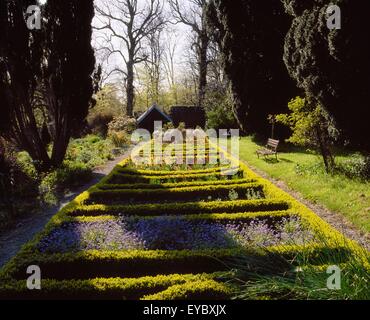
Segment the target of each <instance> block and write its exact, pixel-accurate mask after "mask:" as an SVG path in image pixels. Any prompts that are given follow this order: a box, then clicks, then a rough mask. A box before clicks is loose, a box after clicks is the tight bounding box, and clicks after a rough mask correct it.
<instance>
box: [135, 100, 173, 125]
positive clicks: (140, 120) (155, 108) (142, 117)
mask: <svg viewBox="0 0 370 320" xmlns="http://www.w3.org/2000/svg"><path fill="white" fill-rule="evenodd" d="M154 110H156V111H158V112H159V113H160V114H161V115H162V116H163V117H164V118H165V119H167V120H168V121H170V122H172V119H171V118H170V117H169V116H168V115H167V114H165V113H164V112H163V111H162V110H161V109H160V108H159V107H158V106H157V105H156V104H153V105H152V106H151V107H150V108H149V109H148V110H146V111H145V112H144V113H143V114H142V115H141V116H140V117H139V118H137V123H138V124H140V122H142V121H143V120H144V119H145V118H146V117H147V116H148V115H150V114H151V113H152V112H153V111H154Z"/></svg>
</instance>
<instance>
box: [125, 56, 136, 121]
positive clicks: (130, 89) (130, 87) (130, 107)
mask: <svg viewBox="0 0 370 320" xmlns="http://www.w3.org/2000/svg"><path fill="white" fill-rule="evenodd" d="M126 95H127V107H126V113H127V116H129V117H133V115H134V63H133V58H132V57H130V58H129V62H128V63H127V82H126Z"/></svg>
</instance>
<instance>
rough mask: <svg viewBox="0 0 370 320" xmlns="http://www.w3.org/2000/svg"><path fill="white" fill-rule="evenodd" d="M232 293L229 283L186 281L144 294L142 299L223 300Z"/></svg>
mask: <svg viewBox="0 0 370 320" xmlns="http://www.w3.org/2000/svg"><path fill="white" fill-rule="evenodd" d="M232 293H233V287H232V286H231V285H228V284H225V283H220V282H217V281H215V280H212V279H211V280H203V281H194V282H186V283H183V284H178V285H173V286H171V287H169V288H168V289H166V290H164V291H162V292H159V293H155V294H152V295H146V296H145V297H144V298H143V299H142V300H225V299H228V298H230V296H231V294H232Z"/></svg>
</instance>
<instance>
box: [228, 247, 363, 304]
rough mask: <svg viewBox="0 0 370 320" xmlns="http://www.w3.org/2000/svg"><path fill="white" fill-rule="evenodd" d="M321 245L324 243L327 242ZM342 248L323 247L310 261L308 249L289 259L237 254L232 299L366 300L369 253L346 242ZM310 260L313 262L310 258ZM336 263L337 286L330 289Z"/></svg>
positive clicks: (273, 255) (233, 264)
mask: <svg viewBox="0 0 370 320" xmlns="http://www.w3.org/2000/svg"><path fill="white" fill-rule="evenodd" d="M322 241H323V243H322V244H323V245H326V241H325V240H322ZM341 249H342V250H325V251H323V252H321V253H320V255H318V256H317V257H315V261H314V264H312V263H310V260H311V258H310V256H309V253H308V251H302V252H300V253H298V254H297V255H296V256H295V257H294V258H291V259H288V258H284V257H282V256H281V255H276V254H271V253H270V252H268V250H266V249H262V250H265V251H266V255H267V256H268V259H263V260H261V261H256V260H255V258H252V260H251V257H248V256H240V257H238V258H237V259H236V260H235V261H233V262H232V264H231V265H230V266H231V267H232V268H233V277H232V278H231V279H229V282H230V283H232V284H233V285H234V286H235V288H236V289H235V292H234V295H233V299H239V300H266V299H268V300H369V299H370V268H369V257H370V255H369V252H368V251H366V250H365V249H360V248H359V249H358V250H356V251H354V250H353V249H352V248H351V247H350V246H349V243H344V245H343V243H342V244H341ZM311 262H312V261H311ZM331 265H337V266H338V267H339V268H340V270H341V274H340V276H341V278H340V289H329V288H328V286H327V281H328V278H329V277H330V275H331V273H329V274H328V273H327V270H328V267H329V266H331Z"/></svg>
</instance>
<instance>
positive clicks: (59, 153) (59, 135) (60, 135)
mask: <svg viewBox="0 0 370 320" xmlns="http://www.w3.org/2000/svg"><path fill="white" fill-rule="evenodd" d="M62 121H63V123H62V124H61V125H60V126H58V131H57V132H56V133H55V137H54V139H53V141H54V143H53V150H52V154H51V163H52V166H53V167H55V168H57V167H59V166H60V165H61V164H62V163H63V160H64V157H65V155H66V153H67V148H68V144H69V140H70V131H71V130H69V125H68V120H66V119H63V120H62Z"/></svg>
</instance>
